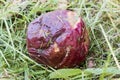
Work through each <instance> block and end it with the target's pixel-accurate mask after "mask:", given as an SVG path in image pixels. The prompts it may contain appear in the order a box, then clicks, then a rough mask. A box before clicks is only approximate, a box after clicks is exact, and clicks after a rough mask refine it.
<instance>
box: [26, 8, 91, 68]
mask: <svg viewBox="0 0 120 80" xmlns="http://www.w3.org/2000/svg"><path fill="white" fill-rule="evenodd" d="M88 46H89V38H88V33H87V30H86V27H85V24H84V22H83V20H82V19H81V18H80V17H79V16H77V14H76V13H75V12H73V11H69V10H56V11H52V12H48V13H46V14H43V15H41V16H39V17H38V18H36V19H35V20H34V21H32V22H31V23H30V24H29V26H28V29H27V49H28V52H29V55H30V56H31V58H32V59H34V60H35V61H37V62H38V63H41V64H45V65H49V66H51V67H54V68H65V67H74V66H77V65H79V64H80V63H81V62H82V61H84V60H85V57H86V55H87V53H88Z"/></svg>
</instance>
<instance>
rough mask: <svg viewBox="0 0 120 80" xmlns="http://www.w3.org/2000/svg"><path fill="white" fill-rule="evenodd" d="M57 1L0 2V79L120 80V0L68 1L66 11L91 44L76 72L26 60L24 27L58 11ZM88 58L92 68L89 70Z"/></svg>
mask: <svg viewBox="0 0 120 80" xmlns="http://www.w3.org/2000/svg"><path fill="white" fill-rule="evenodd" d="M57 1H58V0H48V1H47V2H45V3H40V2H39V1H38V2H35V1H34V0H33V1H32V0H31V1H27V0H26V1H24V2H21V3H19V2H17V1H14V2H10V1H8V0H0V56H1V57H0V80H23V79H24V80H49V79H55V80H56V78H61V79H60V80H63V79H65V80H104V79H105V80H117V79H118V80H119V78H120V77H119V76H120V0H74V1H72V0H69V2H68V6H67V9H70V10H74V11H76V12H77V13H78V15H80V16H81V17H82V18H83V20H84V21H85V23H86V27H87V29H88V30H89V35H90V41H91V44H90V48H89V54H88V56H87V59H86V61H85V63H84V64H83V66H81V67H80V68H79V69H78V68H77V69H76V68H72V69H60V70H55V69H53V68H51V67H49V68H48V67H46V66H44V65H41V64H38V63H36V62H35V61H33V60H32V59H30V58H29V55H28V52H27V50H26V30H27V26H28V24H29V23H30V21H32V20H34V19H35V18H36V17H38V16H40V15H41V14H44V13H46V12H49V11H53V10H56V9H58V8H57ZM91 57H92V58H93V61H94V68H89V67H88V64H89V60H90V58H91ZM64 72H65V74H63V73H64ZM70 73H72V74H70Z"/></svg>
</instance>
